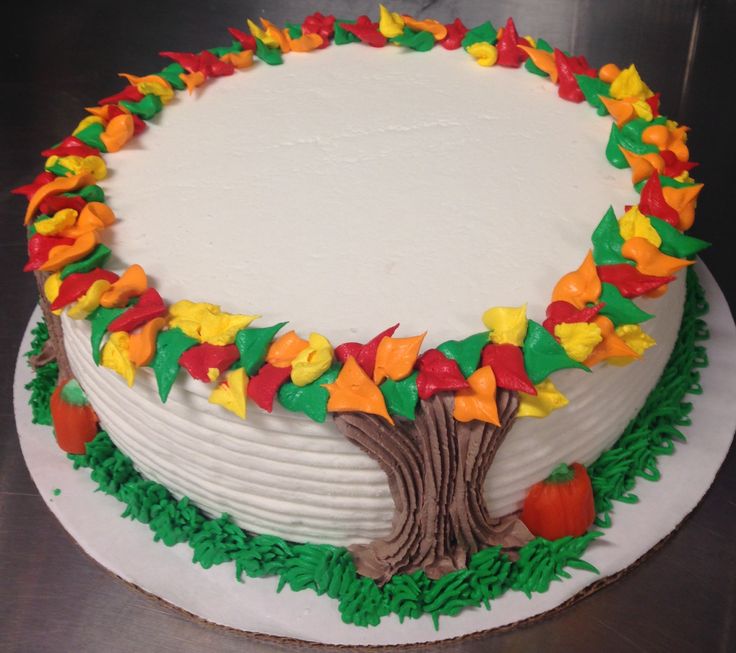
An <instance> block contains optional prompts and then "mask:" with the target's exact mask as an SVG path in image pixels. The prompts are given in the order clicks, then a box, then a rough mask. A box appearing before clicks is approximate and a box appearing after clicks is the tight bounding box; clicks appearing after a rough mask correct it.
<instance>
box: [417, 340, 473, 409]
mask: <svg viewBox="0 0 736 653" xmlns="http://www.w3.org/2000/svg"><path fill="white" fill-rule="evenodd" d="M418 365H419V374H418V375H417V390H418V392H419V398H420V399H429V398H430V397H433V396H434V395H435V394H437V393H438V392H444V391H453V392H454V391H456V390H462V389H463V388H469V387H470V385H469V384H468V382H467V381H466V380H465V377H464V376H463V373H462V372H461V371H460V367H459V366H458V364H457V362H456V361H454V360H452V359H451V358H447V356H445V355H444V354H443V353H442V352H441V351H440V350H439V349H428V350H427V351H425V352H424V354H422V355H421V356H420V358H419V360H418Z"/></svg>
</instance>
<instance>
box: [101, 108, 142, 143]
mask: <svg viewBox="0 0 736 653" xmlns="http://www.w3.org/2000/svg"><path fill="white" fill-rule="evenodd" d="M134 132H135V123H134V122H133V116H131V115H130V114H128V113H121V114H120V115H119V116H115V117H114V118H113V119H112V120H111V121H110V122H109V123H107V127H105V131H104V132H103V133H102V134H100V140H101V141H102V142H103V143H104V144H105V147H106V148H107V151H108V152H117V151H118V150H120V148H122V147H123V145H125V144H126V143H127V142H128V141H129V140H130V139H131V138H133V133H134Z"/></svg>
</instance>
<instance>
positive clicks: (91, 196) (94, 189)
mask: <svg viewBox="0 0 736 653" xmlns="http://www.w3.org/2000/svg"><path fill="white" fill-rule="evenodd" d="M62 197H81V198H83V199H84V200H85V201H87V202H104V201H105V191H104V190H102V188H100V187H99V186H98V185H97V184H92V185H91V186H84V187H83V188H80V189H79V190H78V191H76V192H74V193H62Z"/></svg>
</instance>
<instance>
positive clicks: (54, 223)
mask: <svg viewBox="0 0 736 653" xmlns="http://www.w3.org/2000/svg"><path fill="white" fill-rule="evenodd" d="M77 215H79V214H78V213H77V212H76V211H75V210H74V209H61V210H60V211H57V212H56V213H54V215H53V216H52V217H50V218H49V219H48V220H41V222H36V223H35V225H34V226H35V227H36V233H38V234H41V235H42V236H53V235H54V234H58V233H60V232H62V231H64V230H65V229H69V227H71V226H72V225H73V224H74V223H75V222H76V221H77Z"/></svg>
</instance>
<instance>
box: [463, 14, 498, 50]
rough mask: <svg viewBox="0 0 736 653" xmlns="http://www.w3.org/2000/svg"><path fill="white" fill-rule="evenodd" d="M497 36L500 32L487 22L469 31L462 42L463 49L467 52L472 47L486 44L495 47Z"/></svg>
mask: <svg viewBox="0 0 736 653" xmlns="http://www.w3.org/2000/svg"><path fill="white" fill-rule="evenodd" d="M497 34H498V30H497V29H496V28H495V27H494V26H493V24H492V23H491V21H490V20H487V21H486V22H485V23H481V24H480V25H478V26H477V27H473V29H470V30H468V32H467V34H465V38H463V41H462V45H463V48H465V49H466V50H467V49H468V48H469V47H470V46H471V45H474V44H476V43H484V42H485V43H490V44H491V45H495V43H496V35H497Z"/></svg>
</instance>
